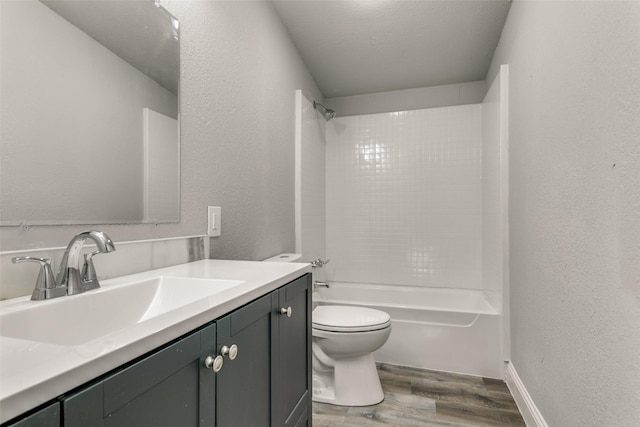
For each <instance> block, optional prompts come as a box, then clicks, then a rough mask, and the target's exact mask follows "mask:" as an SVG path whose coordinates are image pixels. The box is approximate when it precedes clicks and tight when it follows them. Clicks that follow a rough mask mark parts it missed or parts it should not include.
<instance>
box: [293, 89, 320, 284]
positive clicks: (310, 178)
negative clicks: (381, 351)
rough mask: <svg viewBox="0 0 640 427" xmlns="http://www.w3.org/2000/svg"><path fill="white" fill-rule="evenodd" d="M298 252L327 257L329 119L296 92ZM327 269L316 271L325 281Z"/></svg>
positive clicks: (305, 258)
mask: <svg viewBox="0 0 640 427" xmlns="http://www.w3.org/2000/svg"><path fill="white" fill-rule="evenodd" d="M295 96H296V146H295V154H296V185H295V188H296V219H295V223H296V252H297V253H300V254H302V260H303V261H305V262H311V261H313V260H314V259H317V258H321V259H326V258H325V254H326V242H325V235H326V188H325V156H326V143H325V132H326V124H327V121H326V120H325V119H324V118H323V117H322V115H321V114H320V113H318V111H316V110H315V109H314V108H313V103H312V101H310V100H309V99H307V97H306V96H304V95H303V94H302V91H300V90H298V91H296V95H295ZM324 271H325V270H324V269H315V270H314V271H313V276H314V277H313V278H314V280H320V281H323V280H324V277H325V276H324Z"/></svg>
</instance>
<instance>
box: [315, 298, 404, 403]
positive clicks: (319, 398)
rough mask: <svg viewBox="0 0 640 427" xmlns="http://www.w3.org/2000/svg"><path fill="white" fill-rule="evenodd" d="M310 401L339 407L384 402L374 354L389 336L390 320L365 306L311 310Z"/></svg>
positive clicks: (334, 306)
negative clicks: (311, 356)
mask: <svg viewBox="0 0 640 427" xmlns="http://www.w3.org/2000/svg"><path fill="white" fill-rule="evenodd" d="M311 318H312V335H313V341H312V349H313V400H314V401H315V402H322V403H330V404H333V405H341V406H367V405H375V404H376V403H379V402H381V401H382V400H383V399H384V393H383V392H382V387H381V386H380V378H379V377H378V371H377V370H376V365H375V362H374V360H373V354H372V353H373V352H374V351H376V350H377V349H379V348H380V347H382V346H383V345H384V343H385V342H386V341H387V339H388V338H389V334H390V333H391V318H390V316H389V315H388V314H387V313H385V312H383V311H380V310H373V309H370V308H364V307H353V306H338V305H319V306H317V307H316V308H315V309H314V310H313V314H312V316H311Z"/></svg>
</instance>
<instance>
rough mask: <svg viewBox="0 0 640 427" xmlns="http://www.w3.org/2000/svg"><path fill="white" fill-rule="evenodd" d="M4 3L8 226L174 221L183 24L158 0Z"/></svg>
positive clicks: (2, 163) (0, 180) (0, 209)
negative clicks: (180, 29)
mask: <svg viewBox="0 0 640 427" xmlns="http://www.w3.org/2000/svg"><path fill="white" fill-rule="evenodd" d="M158 3H159V2H158ZM0 8H1V10H0V19H1V27H0V28H1V31H2V34H1V36H2V39H1V40H2V45H1V51H2V58H1V61H0V63H1V73H0V79H1V88H0V90H1V93H2V103H1V109H2V110H1V116H0V118H1V126H0V132H1V134H0V225H5V226H11V225H23V226H29V225H49V224H122V223H133V224H135V223H163V222H178V221H179V220H180V144H179V125H178V118H179V103H178V87H179V68H180V67H179V28H178V21H177V20H176V19H175V18H174V17H172V16H171V15H170V14H169V13H168V12H167V11H166V10H165V9H163V8H162V7H159V6H158V5H157V4H156V2H154V1H153V0H128V1H113V0H41V1H39V0H2V1H1V2H0Z"/></svg>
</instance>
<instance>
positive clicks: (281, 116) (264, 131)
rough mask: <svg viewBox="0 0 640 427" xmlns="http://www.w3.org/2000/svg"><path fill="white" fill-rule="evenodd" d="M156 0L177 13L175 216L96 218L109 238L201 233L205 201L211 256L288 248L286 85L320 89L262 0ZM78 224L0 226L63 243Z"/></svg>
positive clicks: (17, 235)
mask: <svg viewBox="0 0 640 427" xmlns="http://www.w3.org/2000/svg"><path fill="white" fill-rule="evenodd" d="M162 4H163V5H164V6H165V7H166V8H167V9H168V10H169V12H171V13H172V14H174V15H175V16H176V17H177V18H178V19H179V20H180V35H181V75H182V77H181V91H182V92H181V95H180V99H181V114H180V121H181V122H180V128H181V137H182V138H181V144H182V145H181V150H182V152H181V155H182V170H181V173H182V177H181V202H182V205H181V221H180V223H179V224H161V225H158V226H155V225H129V226H94V227H95V228H98V229H102V230H103V231H105V232H107V233H108V234H109V235H110V236H111V237H112V238H113V239H114V241H115V242H116V245H117V242H118V241H122V240H135V239H143V238H152V237H170V236H184V235H194V234H201V233H205V232H206V207H207V205H218V206H222V213H223V214H222V216H223V219H222V221H223V230H224V231H223V235H222V236H221V237H220V238H214V239H211V242H212V243H211V255H212V257H214V258H234V259H237V258H243V259H255V260H257V259H264V258H267V257H269V256H271V255H275V254H277V253H280V252H291V251H293V249H294V228H293V226H292V224H293V223H294V91H295V90H296V89H300V88H302V89H303V91H304V92H305V93H307V94H309V95H312V96H314V97H315V99H319V100H322V95H321V93H320V92H319V90H318V89H317V87H316V85H315V83H314V81H313V79H312V77H311V75H310V74H309V72H308V71H307V69H306V67H305V65H304V63H303V62H302V60H301V59H300V56H299V55H298V53H297V51H296V49H295V47H294V46H293V44H292V42H291V40H290V39H289V37H288V35H287V33H286V31H285V29H284V28H283V27H282V25H281V23H280V21H279V19H278V17H277V16H276V14H275V13H274V11H273V10H272V7H271V5H270V4H269V3H267V2H264V1H241V2H236V1H197V0H174V1H164V0H163V2H162ZM51 197H55V196H54V195H51ZM86 228H87V227H86V226H65V227H44V226H43V227H31V228H30V229H29V230H27V231H23V230H19V229H18V228H16V227H2V228H0V245H1V249H2V250H9V249H29V248H37V247H43V246H45V247H46V246H49V247H50V246H62V245H66V243H67V242H68V241H69V239H70V238H71V236H73V235H74V234H75V233H77V232H79V231H83V230H84V229H86ZM106 256H107V255H106ZM106 256H105V257H106Z"/></svg>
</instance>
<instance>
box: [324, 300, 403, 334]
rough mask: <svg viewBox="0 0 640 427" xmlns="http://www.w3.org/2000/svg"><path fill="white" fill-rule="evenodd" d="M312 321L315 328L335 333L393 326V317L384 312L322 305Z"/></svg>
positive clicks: (373, 329)
mask: <svg viewBox="0 0 640 427" xmlns="http://www.w3.org/2000/svg"><path fill="white" fill-rule="evenodd" d="M311 319H312V324H313V327H314V328H316V329H321V330H323V331H334V332H363V331H375V330H378V329H384V328H386V327H387V326H389V325H390V324H391V317H390V316H389V315H388V314H387V313H385V312H384V311H380V310H374V309H372V308H365V307H353V306H341V305H320V306H318V307H316V308H315V310H313V314H312V315H311Z"/></svg>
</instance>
